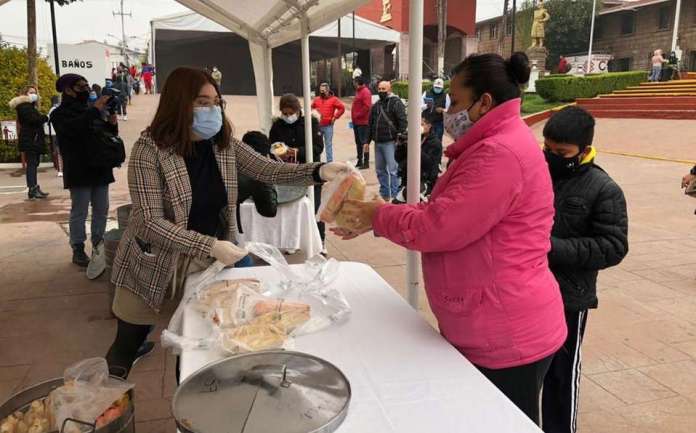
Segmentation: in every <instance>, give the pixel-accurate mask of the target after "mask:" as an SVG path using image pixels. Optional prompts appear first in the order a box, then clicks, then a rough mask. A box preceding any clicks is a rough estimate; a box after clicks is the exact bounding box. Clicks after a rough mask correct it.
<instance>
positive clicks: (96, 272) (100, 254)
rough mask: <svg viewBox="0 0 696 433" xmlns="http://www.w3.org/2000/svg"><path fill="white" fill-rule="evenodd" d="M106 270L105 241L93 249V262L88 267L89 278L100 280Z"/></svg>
mask: <svg viewBox="0 0 696 433" xmlns="http://www.w3.org/2000/svg"><path fill="white" fill-rule="evenodd" d="M105 269H106V255H105V254H104V241H101V242H99V243H98V244H97V245H96V246H93V247H92V260H90V261H89V264H88V265H87V278H89V279H90V280H94V279H96V278H99V276H100V275H101V274H103V273H104V270H105Z"/></svg>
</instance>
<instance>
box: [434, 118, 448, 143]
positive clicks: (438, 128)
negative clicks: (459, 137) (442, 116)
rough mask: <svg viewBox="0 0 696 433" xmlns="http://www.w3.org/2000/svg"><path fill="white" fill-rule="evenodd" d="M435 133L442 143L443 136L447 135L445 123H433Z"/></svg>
mask: <svg viewBox="0 0 696 433" xmlns="http://www.w3.org/2000/svg"><path fill="white" fill-rule="evenodd" d="M433 133H435V135H436V136H437V138H439V139H440V141H442V136H443V135H445V124H444V122H435V123H433Z"/></svg>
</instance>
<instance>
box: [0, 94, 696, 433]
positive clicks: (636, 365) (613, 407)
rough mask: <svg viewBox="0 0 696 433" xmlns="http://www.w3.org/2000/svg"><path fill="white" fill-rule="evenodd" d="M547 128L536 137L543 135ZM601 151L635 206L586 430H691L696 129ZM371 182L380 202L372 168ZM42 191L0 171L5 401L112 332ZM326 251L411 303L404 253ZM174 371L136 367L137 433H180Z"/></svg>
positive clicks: (610, 288) (52, 187) (125, 133)
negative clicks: (31, 190) (173, 411)
mask: <svg viewBox="0 0 696 433" xmlns="http://www.w3.org/2000/svg"><path fill="white" fill-rule="evenodd" d="M156 98H157V97H156V96H154V97H153V96H144V95H141V96H138V97H135V98H134V101H133V105H132V106H131V107H129V110H128V111H129V120H128V121H127V122H122V123H121V125H120V128H121V135H122V137H124V140H125V141H126V143H127V144H128V146H130V145H131V144H132V143H133V142H134V141H135V139H136V138H137V137H138V135H139V133H140V131H141V130H142V129H144V127H145V126H146V125H147V124H148V122H149V121H150V119H151V118H152V116H153V114H154V110H155V108H156V100H157V99H156ZM226 99H227V102H228V108H227V110H228V114H229V115H230V117H231V119H232V121H233V123H234V126H235V130H236V135H237V136H238V137H241V135H242V134H243V133H244V132H246V131H247V130H251V129H255V128H256V127H257V126H256V125H257V119H256V105H255V99H254V97H240V96H228V97H227V98H226ZM349 118H350V113H349V112H346V115H344V117H343V118H341V119H340V120H339V121H338V122H337V126H336V128H335V131H336V132H335V136H334V146H335V150H334V152H335V154H336V157H337V159H339V160H347V159H350V158H355V146H354V144H353V133H352V130H350V129H349V128H348V120H349ZM542 128H543V125H536V126H535V127H534V128H533V129H534V132H535V133H536V134H537V136H538V137H541V130H542ZM445 144H447V143H445ZM596 145H597V147H598V149H599V156H598V159H597V162H598V164H599V165H601V166H602V167H603V168H604V169H605V170H607V171H608V172H609V173H610V174H611V175H612V177H613V178H614V179H615V180H616V181H617V182H618V183H619V184H620V185H621V187H622V188H623V189H624V192H625V194H626V197H627V201H628V207H629V231H630V253H629V255H628V257H627V258H626V260H625V261H624V262H623V263H622V264H621V265H620V266H618V267H616V268H613V269H610V270H607V271H603V272H601V273H600V280H599V288H598V291H599V299H600V306H599V309H598V310H596V311H592V312H591V313H590V315H589V321H588V328H587V335H586V340H585V343H584V346H583V360H584V362H583V377H582V383H581V398H580V411H581V414H580V417H579V426H580V432H582V433H622V432H631V433H648V432H651V433H652V432H660V433H667V432H670V433H672V432H673V433H693V432H696V216H695V215H694V209H696V200H693V199H690V198H688V197H685V196H684V194H683V192H682V191H681V190H680V189H679V185H680V179H681V177H682V175H684V174H685V173H686V172H687V171H688V170H689V168H690V166H689V165H688V164H686V163H684V162H678V161H682V160H696V147H691V146H696V122H693V121H676V120H673V121H666V120H619V119H600V120H598V128H597V132H596ZM628 154H631V155H634V156H627V155H628ZM636 155H638V156H641V157H636ZM372 156H373V158H374V155H372ZM661 159H663V160H661ZM373 167H374V164H373ZM363 173H364V174H366V177H367V179H368V183H369V185H370V188H371V190H373V191H376V187H377V180H376V176H375V174H374V169H372V170H370V171H364V172H363ZM116 179H117V181H116V184H115V185H113V186H112V189H111V194H110V198H111V209H112V216H113V217H114V218H115V208H116V207H117V206H119V205H121V204H124V203H127V202H129V196H128V185H127V181H126V170H125V168H123V169H120V170H116ZM39 183H40V184H41V187H42V189H43V190H44V191H46V192H49V193H51V196H50V197H49V199H47V200H45V201H35V202H29V201H26V200H25V199H26V193H19V192H15V190H14V189H13V188H11V187H13V186H22V185H23V184H24V178H23V175H22V174H21V173H20V172H19V171H18V170H15V169H6V170H0V239H2V242H1V243H0V263H2V272H1V273H0V401H4V399H5V398H6V397H8V396H9V395H11V394H12V393H13V392H15V391H18V390H20V389H22V388H25V387H27V386H30V385H32V384H34V383H36V382H39V381H41V380H44V379H48V378H53V377H57V376H60V375H62V371H63V369H64V368H65V367H66V366H67V365H69V364H71V363H73V362H75V361H78V360H80V359H83V358H87V357H92V356H103V355H104V354H105V353H106V350H107V348H108V347H109V346H110V344H111V342H112V339H113V337H114V333H115V320H114V319H113V317H112V316H111V314H110V305H109V294H108V292H109V286H108V282H107V279H106V278H105V277H104V276H102V277H101V278H100V279H99V280H97V281H89V280H87V278H86V277H85V275H84V271H83V270H82V269H80V268H78V267H77V266H75V265H73V264H72V263H70V257H71V251H70V248H69V245H68V239H67V234H66V230H67V228H66V227H67V225H66V223H67V220H68V212H69V206H70V200H69V195H68V193H67V191H65V190H63V189H62V180H61V179H59V178H57V177H56V175H55V171H54V170H53V169H48V168H46V169H41V171H40V173H39ZM328 250H329V254H330V255H331V256H333V257H336V258H337V259H339V260H348V261H359V262H365V263H368V264H370V265H371V266H372V267H374V268H375V269H376V270H377V271H378V272H379V273H380V274H381V275H382V277H383V278H384V279H385V280H386V281H387V282H388V283H389V284H390V285H392V287H394V288H395V289H396V290H397V291H399V293H401V294H402V295H405V287H406V284H405V275H406V272H405V263H406V255H405V250H403V249H401V248H400V247H397V246H395V245H393V244H391V243H389V242H387V241H385V240H383V239H376V238H374V237H373V236H372V235H366V236H362V237H360V238H358V239H355V240H352V241H341V240H338V239H336V238H333V237H330V238H329V240H328ZM421 292H422V290H421ZM420 299H421V305H420V310H421V312H422V314H423V317H424V318H426V319H427V320H428V321H429V322H430V323H431V324H433V326H435V322H434V320H433V317H432V314H431V313H430V311H429V308H428V306H427V301H426V300H425V295H424V294H423V293H421V297H420ZM356 308H359V307H357V306H356ZM167 320H168V318H162V320H161V323H160V324H159V328H158V330H157V331H156V332H155V333H154V334H153V335H154V338H155V339H158V338H159V333H160V331H161V329H162V326H164V325H166V322H167ZM174 366H175V362H174V358H173V357H172V356H171V355H167V354H166V353H165V352H164V351H163V350H162V349H161V348H159V346H158V347H157V349H156V350H155V352H154V353H153V354H152V355H151V356H149V357H148V358H147V359H144V360H143V361H141V362H140V363H138V364H137V365H136V366H135V368H134V370H133V373H132V374H131V376H130V379H131V380H132V381H134V382H135V383H136V385H137V389H136V405H137V421H138V425H137V431H138V433H160V432H167V433H173V432H174V431H175V426H174V422H173V420H172V419H171V416H170V399H171V397H172V395H173V393H174V390H175V387H176V384H175V380H174ZM424 367H426V366H424ZM366 433H367V432H366ZM424 433H429V432H424ZM433 433H434V432H433Z"/></svg>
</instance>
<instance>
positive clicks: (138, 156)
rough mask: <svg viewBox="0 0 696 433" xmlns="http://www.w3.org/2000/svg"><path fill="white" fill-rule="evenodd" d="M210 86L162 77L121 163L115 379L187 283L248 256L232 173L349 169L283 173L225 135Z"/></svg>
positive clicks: (318, 174) (307, 175)
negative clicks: (126, 211)
mask: <svg viewBox="0 0 696 433" xmlns="http://www.w3.org/2000/svg"><path fill="white" fill-rule="evenodd" d="M221 96H222V95H221V94H220V92H219V90H218V89H217V87H216V83H215V80H213V78H212V77H211V76H210V75H209V74H206V73H205V72H203V71H201V70H199V69H193V68H185V67H180V68H176V69H174V70H173V71H172V72H171V73H170V74H169V75H168V77H167V80H166V82H165V83H164V86H163V88H162V94H161V98H160V99H159V105H158V107H157V112H156V113H155V116H154V119H153V120H152V123H151V124H150V126H149V128H147V129H145V130H144V131H143V132H142V134H141V136H140V138H139V139H138V140H137V141H136V142H135V144H134V145H133V148H132V150H131V153H130V159H129V161H128V186H129V189H130V196H131V199H132V200H133V210H132V211H131V214H130V219H129V221H128V227H127V228H126V230H125V231H124V233H123V237H122V238H121V241H120V243H119V246H118V250H117V251H116V256H115V257H114V265H113V269H112V272H111V282H112V283H113V284H114V285H115V286H116V290H115V295H114V301H113V306H112V309H113V312H114V315H115V316H116V317H117V319H118V320H117V328H116V335H115V338H114V341H113V343H112V345H111V347H110V349H109V351H108V353H107V354H106V357H105V358H106V360H107V362H108V364H109V369H110V371H111V372H112V373H113V374H117V375H119V376H121V377H124V378H125V377H127V376H128V374H129V372H130V369H131V367H132V365H133V362H134V360H135V359H136V358H137V354H138V348H139V347H141V345H142V343H143V342H144V341H145V339H146V338H147V335H148V334H149V333H150V331H151V326H152V325H154V324H156V323H161V322H162V320H163V319H164V320H166V319H167V314H170V313H171V312H172V311H173V310H174V309H175V308H176V306H177V305H178V304H179V301H180V299H181V295H182V292H183V290H184V286H185V283H186V278H187V275H189V274H190V273H192V272H197V271H199V270H201V269H205V268H207V267H208V266H209V265H210V264H211V263H212V262H213V261H214V260H219V261H220V262H222V263H223V264H224V265H226V266H231V265H234V264H235V263H237V262H239V261H240V260H242V259H243V258H245V257H246V256H247V254H248V253H247V251H246V250H245V249H244V248H241V247H239V246H237V245H236V244H235V242H236V239H235V236H236V232H237V228H236V224H235V214H236V212H235V207H236V205H237V193H238V189H237V187H238V185H237V178H238V174H245V175H248V176H250V177H252V178H254V179H256V180H259V181H262V182H266V183H277V184H295V185H307V186H309V185H313V184H315V183H321V182H325V181H330V180H332V179H334V178H335V177H336V176H338V175H339V174H340V173H345V172H346V171H347V170H348V167H347V166H346V165H345V164H341V163H330V164H322V163H313V164H284V163H280V162H275V161H272V160H270V159H269V158H265V157H263V156H261V155H259V154H258V153H256V152H254V151H253V149H251V148H250V147H249V146H247V145H245V144H243V143H241V142H240V141H238V140H237V139H235V138H234V137H233V135H232V125H231V123H230V121H229V119H228V118H227V117H226V116H225V115H224V105H225V103H224V101H223V100H222V98H221Z"/></svg>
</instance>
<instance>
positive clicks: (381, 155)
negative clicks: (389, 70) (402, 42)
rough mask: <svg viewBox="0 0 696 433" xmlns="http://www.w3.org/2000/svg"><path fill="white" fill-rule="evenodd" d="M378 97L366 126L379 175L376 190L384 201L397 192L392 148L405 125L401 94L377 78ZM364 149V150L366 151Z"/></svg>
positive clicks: (395, 168) (393, 150)
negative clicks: (392, 90)
mask: <svg viewBox="0 0 696 433" xmlns="http://www.w3.org/2000/svg"><path fill="white" fill-rule="evenodd" d="M377 89H378V95H379V101H377V102H375V104H374V105H373V106H372V109H371V110H370V126H369V132H368V136H367V141H366V142H365V143H364V144H365V145H366V146H367V149H369V144H370V142H372V141H374V142H375V166H376V169H377V179H379V194H380V196H381V197H382V199H383V200H385V201H391V200H392V199H393V198H395V197H396V194H398V192H399V187H400V186H401V182H400V181H399V174H398V171H399V166H398V165H397V163H396V158H395V157H394V152H395V151H396V140H397V138H398V137H399V135H405V134H406V130H407V129H408V121H407V118H406V107H405V106H404V103H403V102H401V98H399V97H398V96H396V95H394V94H393V93H392V92H391V83H390V82H389V81H380V83H379V85H378V86H377ZM367 149H365V151H367Z"/></svg>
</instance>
